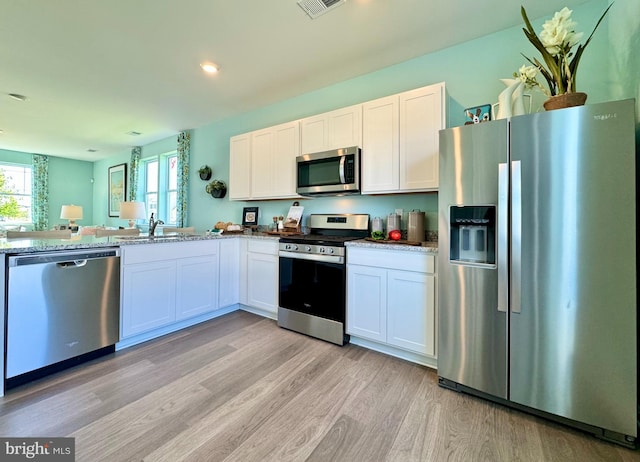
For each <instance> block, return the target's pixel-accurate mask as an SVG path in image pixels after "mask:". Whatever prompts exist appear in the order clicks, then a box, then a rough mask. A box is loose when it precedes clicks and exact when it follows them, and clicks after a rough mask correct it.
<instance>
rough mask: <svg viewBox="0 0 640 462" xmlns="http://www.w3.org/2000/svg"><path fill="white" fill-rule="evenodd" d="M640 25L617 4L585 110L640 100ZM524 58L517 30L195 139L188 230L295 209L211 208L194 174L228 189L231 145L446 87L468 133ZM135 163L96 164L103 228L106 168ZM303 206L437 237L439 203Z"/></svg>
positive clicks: (529, 49) (217, 202)
mask: <svg viewBox="0 0 640 462" xmlns="http://www.w3.org/2000/svg"><path fill="white" fill-rule="evenodd" d="M608 4H609V2H608V1H606V0H593V1H589V2H586V3H584V4H583V5H581V6H579V7H575V8H574V14H573V17H574V19H575V20H576V21H577V22H578V30H580V31H584V32H585V33H586V34H588V33H590V31H591V29H592V28H593V26H594V25H595V22H596V21H597V19H598V18H599V17H600V15H601V14H602V12H603V11H604V9H605V8H606V6H607V5H608ZM525 6H526V5H525ZM514 8H517V6H514ZM552 13H553V12H550V14H549V16H550V15H551V14H552ZM639 18H640V2H638V1H637V0H616V2H615V5H614V6H613V8H612V9H611V10H610V12H609V15H608V16H607V18H606V19H605V20H604V21H603V22H602V24H601V25H600V28H599V29H598V31H597V32H596V34H595V35H594V38H593V40H592V42H591V43H590V44H589V47H588V48H587V50H586V52H585V54H584V56H583V58H582V62H581V64H580V69H579V74H578V81H577V85H578V89H579V90H581V91H585V92H587V93H588V94H589V99H588V101H587V103H597V102H603V101H609V100H614V99H623V98H639V96H640V78H639V76H640V58H639V57H638V54H637V52H636V51H635V50H638V49H639V45H640V25H639V21H640V19H639ZM545 19H546V17H545V18H541V19H538V20H534V21H532V22H533V25H534V27H535V28H536V30H540V29H541V24H542V23H543V22H544V20H545ZM520 53H525V54H527V55H528V56H535V49H534V48H533V46H532V45H531V44H530V43H529V42H528V41H527V40H526V38H525V37H524V34H523V33H522V30H521V26H516V27H513V28H510V29H507V30H504V31H500V32H497V33H495V34H491V35H488V36H485V37H482V38H479V39H477V40H473V41H470V42H466V43H463V44H460V45H457V46H454V47H451V48H448V49H445V50H442V51H439V52H436V53H431V54H428V55H424V56H421V57H419V58H416V59H413V60H410V61H406V62H403V63H400V64H397V65H394V66H390V67H387V68H383V69H380V70H378V71H376V72H373V73H370V74H366V75H363V76H360V77H357V78H354V79H351V80H347V81H344V82H341V83H338V84H335V85H332V86H329V87H326V88H322V89H319V90H317V91H314V92H311V93H307V94H304V95H301V96H298V97H295V98H291V99H289V100H285V101H282V102H279V103H276V104H273V105H270V106H267V107H264V108H261V109H259V110H256V111H252V112H249V113H246V114H242V115H240V116H237V117H233V118H229V119H226V120H223V121H220V122H216V123H212V124H210V125H207V126H205V127H201V128H198V129H195V130H192V131H191V169H192V179H191V181H190V185H189V194H190V198H189V220H188V224H189V225H190V226H195V227H196V229H197V230H198V231H203V230H205V229H207V228H210V227H212V226H213V225H214V224H215V223H216V222H217V221H219V220H222V221H233V222H240V221H241V217H242V208H243V207H246V206H258V207H260V214H261V217H260V220H259V222H260V224H268V223H269V222H270V220H271V217H272V216H273V215H284V214H286V212H287V210H288V208H289V206H290V205H291V201H290V200H286V201H257V202H231V201H229V200H228V197H227V198H225V199H213V198H211V196H209V195H207V194H206V193H205V191H204V185H205V182H203V181H201V180H200V179H199V178H198V176H197V169H198V167H199V166H200V165H203V164H207V165H209V166H211V167H212V168H213V171H214V178H220V179H222V180H224V181H228V179H229V138H230V137H231V136H233V135H237V134H240V133H244V132H247V131H251V130H255V129H260V128H264V127H268V126H271V125H275V124H278V123H282V122H287V121H291V120H295V119H298V118H301V117H305V116H309V115H313V114H318V113H321V112H325V111H328V110H332V109H336V108H339V107H344V106H348V105H351V104H355V103H360V102H363V101H367V100H370V99H374V98H378V97H382V96H386V95H390V94H393V93H398V92H401V91H405V90H410V89H413V88H417V87H421V86H424V85H428V84H431V83H436V82H441V81H444V82H446V85H447V91H448V98H447V106H448V119H449V120H448V122H447V125H448V126H457V125H461V124H462V123H463V122H464V114H463V109H464V108H466V107H471V106H476V105H480V104H486V103H494V102H496V101H497V97H498V94H499V93H500V91H502V89H503V88H504V85H503V84H502V83H501V82H500V81H499V79H500V78H510V77H511V75H512V73H513V72H514V71H515V70H517V69H518V68H519V67H520V66H521V65H522V64H524V63H525V61H524V58H522V56H521V54H520ZM543 100H544V97H543V96H542V95H541V94H537V95H536V96H535V98H534V110H537V108H538V107H540V105H541V103H542V101H543ZM175 146H176V138H175V137H171V138H169V139H165V140H162V141H160V142H157V143H153V144H150V145H147V146H143V157H144V156H148V155H152V154H158V153H162V152H167V151H170V150H173V149H175ZM129 156H130V152H128V151H127V152H123V153H122V154H120V155H118V156H116V157H114V158H111V159H109V160H108V161H100V162H96V163H95V164H94V178H95V188H96V189H95V191H96V192H95V194H94V220H95V221H96V223H98V222H99V223H103V222H105V223H110V224H114V225H117V224H121V223H120V220H118V219H108V217H107V213H106V211H107V196H106V176H107V169H108V167H109V166H111V165H115V164H119V163H122V162H127V161H128V159H129ZM301 205H304V206H305V213H307V212H309V213H326V212H344V213H348V212H359V213H369V214H370V215H371V216H372V217H373V216H385V215H387V214H388V213H389V212H392V211H393V210H395V209H396V208H403V209H404V210H405V212H406V211H410V210H413V209H420V210H424V211H426V212H427V228H428V229H430V230H436V229H437V218H436V215H437V194H435V193H429V194H401V195H386V196H356V197H349V198H317V199H304V200H302V201H301ZM160 218H163V217H160Z"/></svg>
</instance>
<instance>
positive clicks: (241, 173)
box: [229, 133, 251, 200]
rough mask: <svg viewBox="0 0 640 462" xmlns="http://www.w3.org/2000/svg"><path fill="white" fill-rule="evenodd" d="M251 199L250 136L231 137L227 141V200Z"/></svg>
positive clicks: (245, 134)
mask: <svg viewBox="0 0 640 462" xmlns="http://www.w3.org/2000/svg"><path fill="white" fill-rule="evenodd" d="M249 198H251V134H250V133H244V134H242V135H238V136H233V137H231V139H230V141H229V199H231V200H245V199H249Z"/></svg>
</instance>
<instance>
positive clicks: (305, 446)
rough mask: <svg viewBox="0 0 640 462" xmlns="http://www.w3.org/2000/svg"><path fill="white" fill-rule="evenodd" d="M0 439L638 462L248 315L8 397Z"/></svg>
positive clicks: (281, 457)
mask: <svg viewBox="0 0 640 462" xmlns="http://www.w3.org/2000/svg"><path fill="white" fill-rule="evenodd" d="M0 435H3V436H72V437H75V439H76V453H77V456H76V460H77V461H78V462H84V461H86V462H99V461H109V462H116V461H126V462H131V461H141V460H144V461H167V462H169V461H170V462H178V461H207V462H211V461H243V462H247V461H289V460H290V461H318V462H327V461H348V462H355V461H367V462H369V461H465V462H466V461H491V462H494V461H562V462H568V461H569V462H570V461H580V462H588V461H607V462H611V461H640V453H639V452H638V451H631V450H627V449H624V448H620V447H618V446H615V445H613V444H609V443H606V442H602V441H599V440H597V439H595V438H593V437H591V436H589V435H586V434H583V433H581V432H578V431H576V430H572V429H570V428H567V427H563V426H561V425H557V424H555V423H551V422H548V421H545V420H543V419H540V418H537V417H534V416H531V415H528V414H524V413H521V412H518V411H515V410H511V409H508V408H506V407H503V406H500V405H496V404H493V403H490V402H488V401H484V400H481V399H478V398H475V397H471V396H467V395H463V394H459V393H455V392H453V391H449V390H444V389H442V388H440V387H438V384H437V376H436V373H435V371H433V370H431V369H428V368H425V367H422V366H418V365H415V364H412V363H408V362H405V361H402V360H399V359H396V358H392V357H388V356H385V355H383V354H380V353H376V352H373V351H369V350H366V349H364V348H361V347H357V346H354V345H349V346H346V347H342V348H341V347H338V346H335V345H332V344H329V343H325V342H322V341H319V340H315V339H312V338H309V337H306V336H303V335H300V334H297V333H294V332H289V331H287V330H284V329H280V328H278V327H277V326H276V324H275V322H274V321H272V320H268V319H263V318H261V317H258V316H255V315H252V314H249V313H246V312H234V313H231V314H229V315H226V316H223V317H221V318H218V319H215V320H213V321H210V322H207V323H204V324H200V325H198V326H195V327H193V328H190V329H187V330H184V331H181V332H178V333H175V334H172V335H168V336H165V337H163V338H161V339H157V340H154V341H151V342H147V343H145V344H143V345H138V346H136V347H133V348H129V349H126V350H124V351H120V352H117V353H115V354H114V355H111V356H108V357H105V358H102V359H99V360H95V361H93V362H91V363H87V364H84V365H81V366H78V367H76V368H74V369H70V370H67V371H64V372H60V373H58V374H56V375H53V376H49V377H47V378H44V379H41V380H39V381H36V382H31V383H30V384H27V385H23V386H21V387H19V388H15V389H13V390H9V392H8V393H7V395H6V396H5V397H4V398H0Z"/></svg>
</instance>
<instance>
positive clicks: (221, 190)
mask: <svg viewBox="0 0 640 462" xmlns="http://www.w3.org/2000/svg"><path fill="white" fill-rule="evenodd" d="M205 190H206V191H207V193H208V194H211V195H212V196H213V197H215V198H216V199H222V198H223V197H224V196H225V195H226V194H227V184H226V183H225V182H224V181H222V180H213V181H212V182H210V183H208V184H207V186H205Z"/></svg>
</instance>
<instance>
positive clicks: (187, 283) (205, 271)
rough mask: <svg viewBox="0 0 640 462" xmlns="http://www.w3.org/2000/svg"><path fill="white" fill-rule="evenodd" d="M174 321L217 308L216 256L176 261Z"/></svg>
mask: <svg viewBox="0 0 640 462" xmlns="http://www.w3.org/2000/svg"><path fill="white" fill-rule="evenodd" d="M176 280H177V293H176V319H177V320H181V319H187V318H191V317H194V316H197V315H199V314H204V313H208V312H211V311H214V310H216V309H217V308H218V255H217V254H214V255H204V256H202V257H191V258H182V259H180V260H177V276H176Z"/></svg>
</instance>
